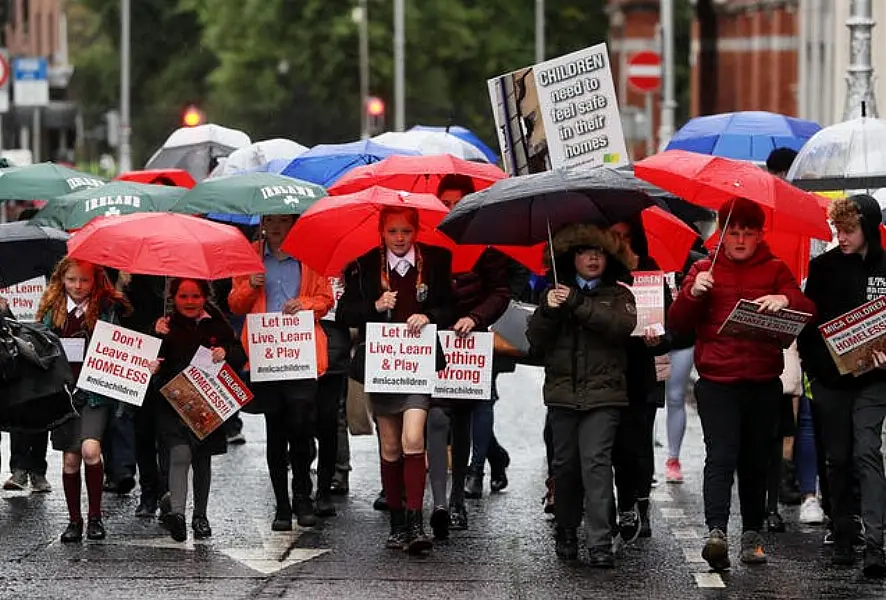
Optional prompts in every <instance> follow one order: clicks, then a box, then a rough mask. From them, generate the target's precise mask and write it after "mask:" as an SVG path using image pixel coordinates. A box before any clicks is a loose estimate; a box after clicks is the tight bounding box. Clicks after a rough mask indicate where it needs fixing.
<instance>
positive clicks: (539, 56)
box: [535, 0, 545, 64]
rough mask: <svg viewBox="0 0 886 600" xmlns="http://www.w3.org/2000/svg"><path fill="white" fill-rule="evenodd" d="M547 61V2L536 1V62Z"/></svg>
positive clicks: (543, 0)
mask: <svg viewBox="0 0 886 600" xmlns="http://www.w3.org/2000/svg"><path fill="white" fill-rule="evenodd" d="M544 59H545V0H535V62H536V64H537V63H540V62H543V61H544Z"/></svg>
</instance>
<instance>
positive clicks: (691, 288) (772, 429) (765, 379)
mask: <svg viewBox="0 0 886 600" xmlns="http://www.w3.org/2000/svg"><path fill="white" fill-rule="evenodd" d="M765 219H766V215H765V213H764V212H763V209H762V208H761V207H760V206H759V205H758V204H756V203H754V202H752V201H750V200H748V199H746V198H735V199H733V200H731V201H729V202H727V203H725V204H724V205H723V206H722V207H721V208H720V211H719V215H718V223H719V226H720V231H721V235H722V236H723V237H722V247H721V248H720V252H719V257H718V258H717V259H716V263H713V262H712V260H711V259H703V260H700V261H698V262H697V263H695V265H694V266H693V267H692V269H691V270H690V271H689V273H688V275H687V276H686V279H685V280H684V282H683V287H682V289H681V291H680V294H679V296H678V297H677V299H676V300H675V301H674V303H673V305H672V306H671V309H670V311H669V312H668V319H669V324H670V327H671V329H672V330H673V331H675V332H676V333H679V334H690V333H695V334H696V345H695V365H696V368H697V370H698V374H699V381H698V383H697V384H696V386H695V396H696V399H697V401H698V415H699V417H700V418H701V424H702V430H703V432H704V442H705V466H704V504H705V521H706V522H707V525H708V529H709V531H710V533H709V536H708V539H707V542H706V543H705V547H704V550H703V551H702V557H703V558H704V559H705V560H706V561H707V562H708V563H709V564H710V566H711V568H712V569H714V570H716V571H719V570H724V569H728V568H729V566H730V562H729V545H728V542H727V540H726V530H727V525H728V523H729V505H730V499H731V498H732V484H733V478H734V474H735V472H736V470H737V471H738V495H739V499H740V501H741V516H742V536H741V555H740V558H741V561H742V562H743V563H746V564H760V563H765V562H766V554H765V553H764V552H763V538H762V536H761V535H760V531H761V530H762V528H763V521H764V519H765V516H766V510H765V508H766V507H765V497H766V471H767V467H768V462H769V456H768V454H769V452H768V449H769V448H771V447H772V444H773V443H774V440H775V436H776V434H777V425H778V408H779V402H780V401H781V391H782V388H781V382H780V381H779V376H780V375H781V373H782V371H783V370H784V360H783V356H782V348H781V346H779V345H778V343H776V342H769V341H760V340H759V339H750V338H749V337H747V336H742V337H733V336H728V335H721V334H720V333H719V331H720V327H721V326H722V325H723V322H724V321H726V319H727V318H728V317H729V314H730V313H731V312H732V309H733V308H734V307H735V305H736V303H737V302H738V301H739V300H752V301H755V302H758V303H759V304H760V305H761V307H762V308H761V312H770V313H772V312H777V311H778V310H781V309H783V308H791V309H793V310H799V311H803V312H809V313H813V312H814V311H815V306H814V305H813V304H812V302H810V301H809V300H808V299H807V298H806V297H805V296H804V295H803V293H802V292H801V291H800V287H799V286H798V285H797V281H796V279H795V278H794V276H793V275H792V274H791V272H790V270H789V269H788V266H787V265H786V264H785V263H784V262H782V261H781V260H780V259H778V258H776V257H775V256H773V254H772V252H771V251H770V250H769V247H768V246H767V245H766V243H765V242H764V241H763V225H764V222H765Z"/></svg>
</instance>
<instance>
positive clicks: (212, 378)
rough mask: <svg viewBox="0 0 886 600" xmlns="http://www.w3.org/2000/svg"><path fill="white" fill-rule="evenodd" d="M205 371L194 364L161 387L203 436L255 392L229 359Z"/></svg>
mask: <svg viewBox="0 0 886 600" xmlns="http://www.w3.org/2000/svg"><path fill="white" fill-rule="evenodd" d="M219 364H220V365H221V367H220V368H218V369H217V370H215V371H216V372H215V373H214V374H213V373H211V372H207V371H204V370H203V369H201V368H199V367H198V366H197V365H195V364H190V365H188V367H187V368H186V369H185V370H184V371H182V372H181V373H179V374H178V375H176V376H175V377H173V378H172V379H171V380H170V381H169V383H167V384H166V385H164V386H163V387H162V388H161V389H160V393H161V394H163V396H164V397H165V398H166V399H167V400H168V401H169V403H170V404H171V405H172V408H174V409H175V411H176V412H177V413H178V414H179V416H180V417H181V418H182V420H183V421H184V422H185V424H186V425H187V426H188V427H190V428H191V431H193V432H194V435H196V436H197V438H198V439H201V440H202V439H204V438H206V436H208V435H209V434H210V433H212V432H213V431H215V430H216V429H218V428H219V427H220V426H221V424H222V423H224V422H225V421H227V420H228V419H229V418H231V417H232V416H234V415H235V414H236V413H237V411H238V410H240V409H241V408H243V407H244V406H246V405H247V404H248V403H249V402H250V401H251V400H252V392H251V391H250V390H249V388H247V387H246V384H244V383H243V381H242V380H241V379H240V378H239V377H238V376H237V373H236V372H235V371H234V369H232V368H231V366H230V365H228V364H227V363H219Z"/></svg>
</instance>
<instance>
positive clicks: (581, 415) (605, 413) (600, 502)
mask: <svg viewBox="0 0 886 600" xmlns="http://www.w3.org/2000/svg"><path fill="white" fill-rule="evenodd" d="M619 415H620V411H619V409H617V408H598V409H594V410H588V411H577V410H571V409H568V408H550V409H548V419H549V422H550V425H551V433H552V438H553V447H554V460H553V469H554V489H555V490H556V494H557V502H556V504H555V509H556V515H555V516H556V518H557V525H558V527H562V528H564V529H577V528H578V526H579V525H581V520H582V514H584V517H585V525H586V528H587V532H586V540H587V547H588V548H606V549H608V548H609V547H610V544H611V543H612V529H611V527H610V524H609V507H610V505H611V504H612V502H613V493H612V450H613V447H614V446H615V434H616V431H617V430H618V419H619ZM582 505H584V510H582Z"/></svg>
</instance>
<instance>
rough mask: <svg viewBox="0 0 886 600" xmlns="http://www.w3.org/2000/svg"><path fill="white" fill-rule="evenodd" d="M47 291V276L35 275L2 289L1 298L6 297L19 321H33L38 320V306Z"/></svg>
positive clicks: (0, 290)
mask: <svg viewBox="0 0 886 600" xmlns="http://www.w3.org/2000/svg"><path fill="white" fill-rule="evenodd" d="M44 291H46V278H45V277H35V278H34V279H29V280H27V281H23V282H21V283H17V284H15V285H11V286H9V287H5V288H2V289H0V298H6V301H7V302H8V303H9V310H11V311H12V314H13V315H15V318H16V319H18V320H19V321H26V322H33V321H36V320H37V307H39V306H40V298H42V297H43V292H44Z"/></svg>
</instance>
